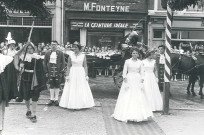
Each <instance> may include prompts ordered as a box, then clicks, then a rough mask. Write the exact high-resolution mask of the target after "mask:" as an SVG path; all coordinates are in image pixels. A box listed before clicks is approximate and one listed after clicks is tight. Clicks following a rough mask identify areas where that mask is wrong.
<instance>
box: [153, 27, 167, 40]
mask: <svg viewBox="0 0 204 135" xmlns="http://www.w3.org/2000/svg"><path fill="white" fill-rule="evenodd" d="M163 31H164V30H162V29H154V30H153V38H156V39H162V38H163Z"/></svg>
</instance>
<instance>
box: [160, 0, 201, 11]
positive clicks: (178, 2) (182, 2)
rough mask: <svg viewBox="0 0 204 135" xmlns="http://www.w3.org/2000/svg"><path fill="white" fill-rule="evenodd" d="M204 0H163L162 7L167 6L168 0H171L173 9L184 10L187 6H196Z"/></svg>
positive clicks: (169, 0)
mask: <svg viewBox="0 0 204 135" xmlns="http://www.w3.org/2000/svg"><path fill="white" fill-rule="evenodd" d="M202 1H203V0H162V2H161V5H162V8H164V9H166V8H167V2H169V6H170V8H171V9H172V10H183V9H185V8H188V6H191V5H193V6H195V5H197V4H198V3H199V2H202Z"/></svg>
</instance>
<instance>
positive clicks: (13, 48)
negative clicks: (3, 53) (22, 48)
mask: <svg viewBox="0 0 204 135" xmlns="http://www.w3.org/2000/svg"><path fill="white" fill-rule="evenodd" d="M16 53H17V51H16V41H15V40H10V41H9V42H8V50H7V55H9V56H12V57H13V56H14V55H15V54H16Z"/></svg>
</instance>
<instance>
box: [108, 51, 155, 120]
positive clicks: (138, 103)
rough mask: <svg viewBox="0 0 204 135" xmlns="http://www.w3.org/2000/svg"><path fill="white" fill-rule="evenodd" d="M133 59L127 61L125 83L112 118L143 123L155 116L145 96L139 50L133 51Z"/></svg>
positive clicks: (124, 69) (124, 70) (124, 74)
mask: <svg viewBox="0 0 204 135" xmlns="http://www.w3.org/2000/svg"><path fill="white" fill-rule="evenodd" d="M131 54H132V58H130V59H127V60H126V61H125V65H124V68H123V83H122V86H121V89H120V93H119V96H118V99H117V103H116V106H115V110H114V113H113V115H112V117H114V118H115V119H117V120H119V121H124V122H128V121H135V122H141V121H146V120H148V118H149V117H152V116H153V113H152V111H151V108H150V107H149V105H148V102H147V100H146V98H145V95H144V90H143V78H142V76H143V75H142V73H143V71H142V61H141V60H139V59H138V56H139V50H138V49H136V48H134V49H132V50H131Z"/></svg>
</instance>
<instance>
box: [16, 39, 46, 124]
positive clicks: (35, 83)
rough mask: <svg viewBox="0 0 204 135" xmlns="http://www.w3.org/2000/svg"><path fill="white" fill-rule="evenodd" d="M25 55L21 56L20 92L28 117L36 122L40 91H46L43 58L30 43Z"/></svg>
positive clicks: (25, 47) (26, 47) (26, 46)
mask: <svg viewBox="0 0 204 135" xmlns="http://www.w3.org/2000/svg"><path fill="white" fill-rule="evenodd" d="M23 49H24V50H25V53H21V54H19V55H20V56H19V57H20V60H19V63H20V64H19V67H18V69H19V71H22V75H21V79H20V91H22V95H21V96H22V97H23V99H24V100H25V104H26V108H27V112H26V116H27V117H28V118H29V119H30V120H31V121H32V122H36V121H37V117H36V109H37V101H38V99H39V96H40V91H41V90H44V89H46V84H45V81H44V80H45V77H44V76H43V73H44V72H43V66H42V63H41V62H38V59H41V58H43V57H42V56H40V55H37V54H35V53H34V51H35V50H34V49H35V47H34V45H33V43H31V42H28V43H27V45H25V46H24V48H23ZM30 99H32V112H31V109H30Z"/></svg>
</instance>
